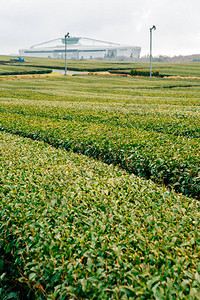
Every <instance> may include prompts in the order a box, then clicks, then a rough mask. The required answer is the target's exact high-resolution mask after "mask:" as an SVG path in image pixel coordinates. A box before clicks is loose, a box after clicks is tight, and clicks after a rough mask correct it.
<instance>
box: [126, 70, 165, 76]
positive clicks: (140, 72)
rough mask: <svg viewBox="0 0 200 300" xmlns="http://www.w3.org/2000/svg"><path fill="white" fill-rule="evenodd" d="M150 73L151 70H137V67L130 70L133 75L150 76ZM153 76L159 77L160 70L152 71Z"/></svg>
mask: <svg viewBox="0 0 200 300" xmlns="http://www.w3.org/2000/svg"><path fill="white" fill-rule="evenodd" d="M149 74H150V72H149V71H145V70H137V69H133V70H131V72H130V75H131V76H149ZM152 76H155V77H159V76H160V73H159V71H152Z"/></svg>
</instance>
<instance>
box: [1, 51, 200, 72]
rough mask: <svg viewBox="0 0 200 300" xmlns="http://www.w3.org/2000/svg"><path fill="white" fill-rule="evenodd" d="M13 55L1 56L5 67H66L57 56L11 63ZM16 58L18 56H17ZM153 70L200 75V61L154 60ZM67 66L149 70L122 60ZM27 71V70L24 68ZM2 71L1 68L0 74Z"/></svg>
mask: <svg viewBox="0 0 200 300" xmlns="http://www.w3.org/2000/svg"><path fill="white" fill-rule="evenodd" d="M10 58H13V57H11V56H0V61H8V64H6V66H4V67H3V68H7V69H9V68H11V69H12V70H13V68H19V71H20V69H22V68H25V69H26V71H29V70H31V69H37V70H41V68H43V69H45V70H47V69H51V70H53V69H62V70H64V69H65V60H64V59H56V58H38V57H37V58H34V57H26V58H25V63H16V62H15V63H11V64H10V63H9V59H10ZM15 58H16V57H15ZM152 66H153V71H159V72H160V74H161V75H167V76H174V75H175V76H190V77H192V76H194V77H200V63H198V62H195V63H156V62H153V64H152ZM67 68H68V70H72V71H89V72H96V71H110V72H114V73H125V74H129V73H130V71H131V70H132V69H139V70H145V71H149V63H147V62H122V61H95V60H88V61H87V60H67ZM24 71H25V70H24ZM2 72H3V71H1V68H0V74H1V73H2Z"/></svg>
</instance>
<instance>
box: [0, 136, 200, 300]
mask: <svg viewBox="0 0 200 300" xmlns="http://www.w3.org/2000/svg"><path fill="white" fill-rule="evenodd" d="M0 149H1V168H0V183H1V184H0V196H1V201H0V251H1V253H3V256H2V257H1V261H4V266H3V263H2V264H1V267H2V268H1V272H2V275H1V277H0V278H1V281H0V287H1V282H2V280H6V278H7V279H8V280H9V274H7V273H6V272H5V270H6V268H5V267H6V264H9V265H10V268H13V270H12V285H13V284H21V285H26V286H27V287H28V288H29V290H31V291H32V293H33V294H34V297H35V299H198V297H199V294H200V264H199V253H200V230H199V229H200V226H199V225H200V224H199V220H200V215H199V202H197V201H195V200H194V199H190V198H187V197H185V196H182V195H176V194H175V193H174V192H170V191H168V190H167V189H166V188H164V187H157V186H156V185H155V184H154V183H152V182H151V181H147V180H142V179H140V178H137V177H135V176H134V175H128V174H126V173H125V172H124V171H122V170H120V169H118V168H117V167H113V166H112V165H111V166H108V165H105V164H103V163H101V162H98V161H95V160H93V159H89V158H87V157H84V156H81V155H77V154H74V153H70V152H68V153H66V152H65V151H64V150H62V149H55V148H53V147H50V146H48V145H47V144H45V143H43V142H38V141H31V140H30V139H25V138H20V137H17V136H13V135H9V134H5V133H0Z"/></svg>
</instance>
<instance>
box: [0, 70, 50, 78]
mask: <svg viewBox="0 0 200 300" xmlns="http://www.w3.org/2000/svg"><path fill="white" fill-rule="evenodd" d="M48 73H52V70H35V71H29V70H28V68H27V70H25V71H16V72H13V71H10V72H0V76H4V75H28V74H48Z"/></svg>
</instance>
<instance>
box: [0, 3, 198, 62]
mask: <svg viewBox="0 0 200 300" xmlns="http://www.w3.org/2000/svg"><path fill="white" fill-rule="evenodd" d="M199 11H200V1H199V0H190V1H186V0H182V1H181V0H176V1H174V0H168V1H167V0H160V1H159V0H149V1H147V0H123V1H121V0H120V1H116V0H115V1H114V0H84V1H83V0H73V1H68V0H65V1H64V0H57V1H51V0H48V1H47V0H40V1H39V0H26V1H25V0H1V9H0V39H1V44H0V54H11V53H18V50H19V49H20V48H27V47H30V46H31V45H34V44H37V43H40V42H44V41H48V40H51V39H54V38H57V37H62V36H64V35H65V33H66V32H70V35H71V36H84V37H91V38H96V39H101V40H105V41H112V42H116V43H121V44H128V45H133V46H140V47H142V52H141V55H142V56H144V55H148V54H149V28H150V27H151V26H152V25H156V27H157V30H156V31H155V32H153V54H154V55H170V56H173V55H188V54H198V53H200V31H199V28H200V18H199Z"/></svg>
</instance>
